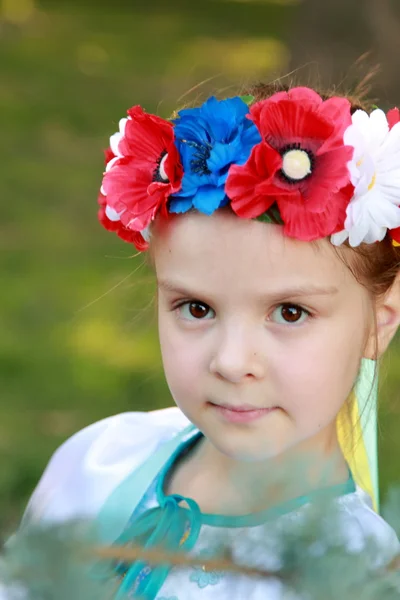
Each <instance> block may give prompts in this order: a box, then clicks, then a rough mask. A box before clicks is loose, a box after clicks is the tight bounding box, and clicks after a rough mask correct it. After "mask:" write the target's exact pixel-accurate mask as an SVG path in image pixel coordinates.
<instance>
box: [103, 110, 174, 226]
mask: <svg viewBox="0 0 400 600" xmlns="http://www.w3.org/2000/svg"><path fill="white" fill-rule="evenodd" d="M116 137H117V139H115V137H114V140H113V143H114V146H113V152H112V151H109V155H108V156H109V157H111V162H109V163H108V166H109V168H108V169H106V172H105V174H104V178H103V185H102V193H103V195H105V196H106V203H107V206H108V207H109V208H111V209H113V211H115V212H116V213H118V214H119V216H120V220H121V223H122V224H123V225H124V226H125V228H126V229H130V230H132V231H142V230H143V229H145V228H146V227H147V226H148V225H150V223H151V221H152V220H153V219H154V217H155V215H156V214H157V212H158V211H163V212H165V213H166V203H167V200H168V198H169V196H170V195H171V194H173V193H174V192H177V191H178V190H179V189H180V186H181V179H182V166H181V164H180V160H179V154H178V150H177V149H176V147H175V144H174V131H173V126H172V124H171V123H169V122H168V121H165V120H164V119H161V118H160V117H157V116H155V115H149V114H146V113H145V112H144V111H143V109H142V108H141V107H140V106H134V107H133V108H131V109H130V110H129V111H128V119H127V120H126V121H125V123H124V131H123V132H122V133H121V134H117V136H116ZM103 224H104V223H103Z"/></svg>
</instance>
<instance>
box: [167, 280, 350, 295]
mask: <svg viewBox="0 0 400 600" xmlns="http://www.w3.org/2000/svg"><path fill="white" fill-rule="evenodd" d="M157 284H158V287H160V288H162V289H163V290H165V291H166V292H175V293H178V294H182V295H184V296H191V297H193V298H201V297H203V296H205V295H208V294H205V293H204V292H203V293H199V294H197V293H196V292H194V291H190V290H189V288H185V287H183V286H181V285H180V284H175V283H174V282H173V281H168V280H166V279H159V280H158V281H157ZM338 292H339V290H338V288H337V287H335V286H327V287H319V286H316V285H314V284H312V283H310V284H306V285H300V286H294V287H292V288H285V289H282V290H274V291H271V292H269V293H266V294H264V295H263V298H264V299H265V298H269V299H274V298H275V299H276V298H280V299H281V300H284V299H285V298H300V297H302V296H333V295H335V294H337V293H338Z"/></svg>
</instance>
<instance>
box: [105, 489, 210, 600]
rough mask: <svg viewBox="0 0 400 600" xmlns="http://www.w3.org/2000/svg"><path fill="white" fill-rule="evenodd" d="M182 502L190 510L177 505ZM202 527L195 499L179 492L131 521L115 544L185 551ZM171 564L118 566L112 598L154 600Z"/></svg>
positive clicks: (192, 545) (188, 549)
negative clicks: (117, 584) (117, 583)
mask: <svg viewBox="0 0 400 600" xmlns="http://www.w3.org/2000/svg"><path fill="white" fill-rule="evenodd" d="M183 502H185V503H186V504H187V506H188V508H189V510H187V509H184V508H183V507H181V506H180V504H181V503H183ZM200 528H201V512H200V509H199V506H198V505H197V503H196V502H195V501H194V500H191V499H190V498H184V497H183V496H179V495H171V496H167V497H165V499H164V502H163V504H162V506H160V507H157V508H152V509H150V510H148V511H146V512H145V513H143V514H142V515H141V516H140V517H138V518H137V519H136V520H133V521H131V522H130V523H129V524H128V526H127V527H126V529H125V531H124V532H123V533H122V535H121V536H120V537H119V539H118V540H117V541H116V545H123V546H126V545H130V544H137V545H141V547H143V548H144V549H147V548H152V549H154V548H159V549H162V550H166V551H170V552H171V551H172V552H180V551H182V552H188V551H190V550H191V549H192V548H193V547H194V545H195V543H196V542H197V539H198V536H199V533H200ZM170 570H171V565H170V564H164V565H155V566H150V565H149V564H148V563H146V562H144V561H137V562H135V563H134V564H132V565H131V566H126V565H123V564H121V565H119V566H118V567H117V572H119V573H120V574H121V575H123V577H124V578H123V580H122V583H121V585H120V587H119V589H118V591H117V593H116V596H115V600H123V599H125V598H127V597H128V596H129V597H132V596H133V595H135V596H134V597H136V595H137V597H140V598H141V599H143V600H153V599H154V598H155V597H156V595H157V593H158V591H159V590H160V588H161V587H162V585H163V583H164V581H165V579H166V577H167V576H168V573H169V571H170Z"/></svg>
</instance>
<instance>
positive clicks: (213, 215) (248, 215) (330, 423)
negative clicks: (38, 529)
mask: <svg viewBox="0 0 400 600" xmlns="http://www.w3.org/2000/svg"><path fill="white" fill-rule="evenodd" d="M99 202H100V213H99V216H100V221H101V223H102V224H103V225H104V226H105V228H106V229H108V230H111V231H115V232H116V233H117V234H118V235H119V236H120V237H121V238H122V239H124V240H126V241H128V242H130V243H133V244H134V245H135V246H136V248H137V249H139V250H141V251H145V250H148V252H149V257H150V260H151V263H152V265H153V267H154V271H155V275H156V278H157V288H158V324H159V337H160V345H161V352H162V358H163V364H164V369H165V376H166V379H167V382H168V385H169V388H170V390H171V395H172V397H173V399H174V401H175V403H176V405H177V407H175V408H168V409H165V410H160V411H155V412H149V413H128V414H122V415H117V416H114V417H111V418H109V419H106V420H103V421H101V422H99V423H96V424H94V425H91V426H90V427H88V428H86V429H85V430H83V431H82V432H80V433H78V434H76V435H75V436H74V437H72V438H71V439H70V440H69V441H67V442H66V443H65V444H64V445H63V446H62V447H61V448H60V449H59V450H58V451H57V452H56V454H55V455H54V457H53V459H52V460H51V462H50V465H49V466H48V468H47V470H46V472H45V474H44V476H43V478H42V480H41V482H40V484H39V486H38V488H37V490H36V491H35V493H34V495H33V497H32V500H31V502H30V505H29V508H28V512H27V515H28V517H29V518H30V519H39V518H41V519H47V520H50V519H51V520H65V519H68V518H73V517H77V516H89V517H94V518H95V519H96V520H97V522H98V525H99V527H100V530H101V534H102V537H103V541H105V542H107V543H113V542H115V541H116V540H118V542H119V543H128V542H132V541H138V540H140V541H141V542H142V543H144V544H145V545H146V546H147V547H150V548H151V547H153V546H156V545H157V544H160V543H161V544H165V545H166V546H167V547H168V548H169V549H171V550H178V549H183V550H187V551H191V552H192V553H193V554H194V555H196V556H197V555H199V556H203V553H206V552H207V553H208V554H212V553H213V552H214V551H216V549H217V548H218V543H219V541H220V539H221V537H222V536H224V539H229V540H230V550H231V552H232V555H233V557H234V559H235V560H236V561H238V562H239V563H243V564H247V565H250V566H255V565H258V566H263V567H265V568H277V565H278V566H279V551H278V547H279V546H278V538H277V537H276V536H277V531H278V530H279V527H285V526H286V525H287V524H289V525H290V526H292V525H293V524H294V523H295V522H296V521H297V520H299V519H301V516H302V515H303V514H304V511H306V510H307V506H308V505H309V504H310V503H312V501H313V499H314V498H318V497H320V496H321V494H324V493H327V494H331V495H334V496H335V497H336V498H337V500H336V502H337V505H338V507H339V509H340V513H341V515H342V519H341V524H342V530H343V531H342V533H343V535H344V536H345V538H346V540H347V543H348V545H349V548H356V549H357V548H362V547H363V543H364V540H365V539H366V538H370V537H371V536H372V538H373V539H375V541H376V542H377V543H378V545H379V548H380V549H381V551H380V556H379V557H377V561H378V562H379V563H384V562H385V561H386V560H389V559H390V558H391V557H392V556H393V555H394V554H396V553H397V552H398V550H399V545H398V541H397V539H396V536H395V534H394V532H393V531H392V529H391V528H390V527H389V526H388V525H387V524H386V523H385V522H384V521H383V520H382V519H381V517H379V516H378V514H377V513H376V512H374V511H373V509H372V504H371V501H372V502H373V503H374V505H375V508H377V505H378V496H377V470H376V445H375V439H374V434H375V431H376V421H375V415H376V407H375V404H374V395H375V391H376V386H375V384H376V372H375V366H376V361H377V359H378V358H379V357H380V356H382V354H383V353H384V352H385V350H386V348H387V347H388V345H389V343H390V341H391V339H392V338H393V336H394V334H395V332H396V329H397V327H398V325H399V323H400V275H399V273H400V269H399V265H400V248H399V244H398V242H400V207H399V205H400V113H399V111H398V110H397V109H393V110H392V111H390V112H389V113H388V114H385V113H384V112H383V111H382V110H380V109H374V110H372V111H368V110H367V108H366V107H362V106H361V105H358V104H356V103H355V102H354V101H352V100H351V99H349V98H345V97H335V96H334V97H321V96H320V95H319V94H317V92H315V91H313V90H312V89H309V88H301V87H300V88H291V89H280V90H276V89H271V88H269V87H268V86H258V87H256V88H255V89H253V90H252V93H251V95H249V96H244V97H243V96H242V97H235V98H228V99H225V100H222V101H219V100H217V99H216V98H214V97H212V98H210V99H209V100H207V101H206V102H205V103H204V104H203V105H202V106H201V107H198V108H191V109H184V110H182V111H180V112H179V113H178V116H177V118H176V119H174V120H172V121H166V120H163V119H161V118H159V117H158V116H155V115H151V114H147V113H145V112H144V111H143V110H142V108H140V107H139V106H135V107H133V108H131V109H130V110H129V111H128V117H127V118H126V119H122V120H121V122H120V131H119V132H118V133H116V134H115V135H113V136H112V137H111V143H110V149H109V150H108V152H107V156H106V169H105V173H104V178H103V182H102V187H101V194H100V199H99ZM294 457H296V458H301V459H305V458H306V457H307V458H308V459H310V458H311V459H312V465H310V466H309V468H308V469H306V470H305V471H304V475H305V476H304V477H301V478H299V481H296V482H294V483H292V484H291V485H288V483H290V482H286V485H285V482H284V481H282V478H281V479H280V480H279V476H280V474H281V473H285V466H286V465H287V464H288V463H289V462H290V461H293V459H294ZM327 467H329V469H328V473H329V477H327V476H326V472H327ZM272 478H275V480H274V481H275V484H274V485H273V486H272V487H271V479H272ZM238 533H240V535H237V534H238ZM246 539H248V540H249V542H246ZM257 540H264V552H263V554H262V555H257V556H254V555H253V554H254V553H253V554H252V553H251V548H252V547H254V544H255V543H256V541H257ZM266 541H267V542H268V544H269V546H270V550H269V551H268V550H267V545H266ZM250 542H251V543H250ZM252 544H253V546H252ZM119 571H120V575H121V583H120V586H119V589H118V592H117V595H116V597H117V598H123V597H125V595H126V594H128V595H130V597H134V596H135V594H137V595H140V597H143V598H146V599H157V600H177V599H179V600H190V599H192V598H193V599H197V598H210V599H214V598H215V599H216V598H218V599H224V598H245V597H248V598H251V599H257V598H268V599H274V598H282V597H283V594H284V590H283V588H282V587H281V585H280V584H279V583H278V581H273V580H272V581H271V580H268V581H267V580H264V581H258V580H257V581H256V582H255V581H254V580H250V579H248V578H245V577H241V576H239V575H235V576H233V575H228V574H224V573H219V572H211V573H207V572H206V571H203V570H202V569H200V568H199V569H192V572H191V573H189V574H188V573H187V572H186V571H185V572H181V571H177V570H175V569H168V568H167V567H165V568H164V567H150V566H149V565H146V564H145V563H143V562H138V563H136V564H135V565H133V566H131V567H124V566H123V565H120V566H119Z"/></svg>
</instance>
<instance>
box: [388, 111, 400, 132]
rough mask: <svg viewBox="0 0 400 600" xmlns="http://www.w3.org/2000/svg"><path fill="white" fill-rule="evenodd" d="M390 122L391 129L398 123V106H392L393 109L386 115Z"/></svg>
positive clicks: (399, 112)
mask: <svg viewBox="0 0 400 600" xmlns="http://www.w3.org/2000/svg"><path fill="white" fill-rule="evenodd" d="M386 117H387V120H388V123H389V129H392V127H394V126H395V125H396V123H398V122H399V121H400V111H399V109H398V108H392V109H391V110H389V112H388V114H387V115H386Z"/></svg>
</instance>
